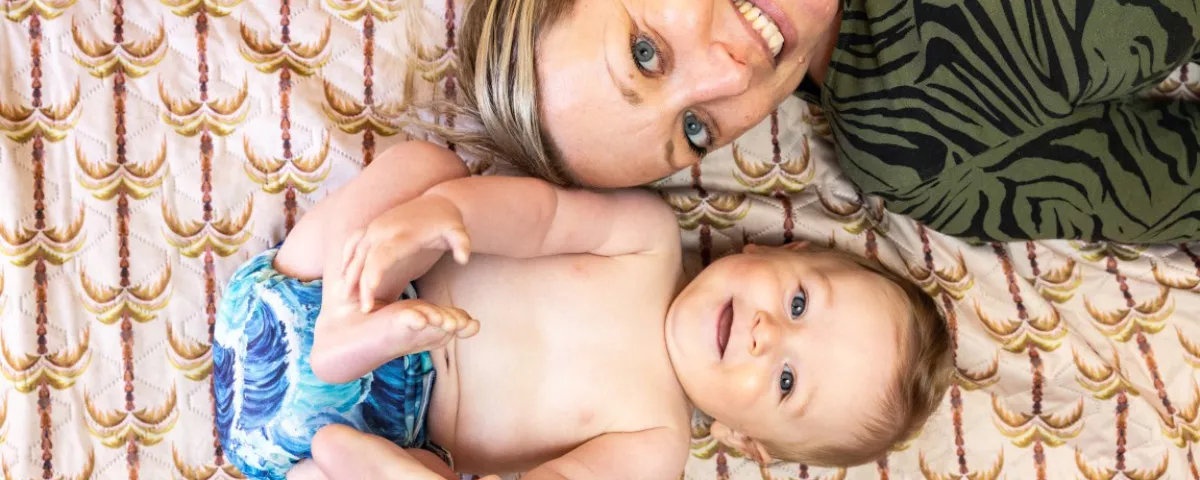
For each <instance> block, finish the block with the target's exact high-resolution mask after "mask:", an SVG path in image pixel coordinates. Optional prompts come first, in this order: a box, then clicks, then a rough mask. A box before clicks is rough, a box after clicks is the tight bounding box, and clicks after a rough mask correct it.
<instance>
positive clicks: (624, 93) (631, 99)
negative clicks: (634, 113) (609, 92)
mask: <svg viewBox="0 0 1200 480" xmlns="http://www.w3.org/2000/svg"><path fill="white" fill-rule="evenodd" d="M604 67H605V70H608V76H609V78H611V79H612V82H613V85H615V86H616V87H617V91H619V92H621V97H622V98H624V99H625V103H628V104H630V105H632V106H635V107H636V106H638V105H641V104H642V102H643V100H642V96H641V95H639V94H638V93H637V92H636V91H634V90H633V88H632V87H630V86H629V85H627V84H625V83H624V82H622V81H621V79H620V78H619V77H618V76H617V72H614V71H613V68H612V62H610V61H608V58H607V57H606V58H605V59H604Z"/></svg>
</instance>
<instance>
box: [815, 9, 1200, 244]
mask: <svg viewBox="0 0 1200 480" xmlns="http://www.w3.org/2000/svg"><path fill="white" fill-rule="evenodd" d="M1198 8H1200V7H1198V5H1197V3H1196V2H1192V1H1188V0H1175V1H1157V2H1151V1H1144V2H1136V4H1134V2H1084V1H1072V0H1047V1H1042V2H991V1H984V0H980V1H964V0H941V1H932V2H870V1H858V0H851V1H850V2H848V4H847V8H846V10H845V12H844V21H843V24H842V30H841V35H840V38H839V45H838V48H837V51H836V52H835V54H834V60H833V62H832V63H831V65H830V76H829V77H828V78H827V81H826V85H825V88H824V91H823V95H822V100H823V103H824V104H825V107H826V111H827V112H828V114H829V115H830V120H831V125H832V127H833V131H834V135H835V141H836V142H837V150H838V155H839V160H840V162H841V164H842V167H843V168H844V169H845V170H846V172H847V174H848V175H849V176H850V178H851V179H853V180H854V181H855V182H856V183H857V184H858V185H859V186H860V188H862V189H863V190H864V191H866V192H867V193H872V194H876V195H879V196H881V197H883V198H884V200H885V201H886V203H887V206H888V208H889V209H891V210H893V211H896V212H899V213H903V214H906V215H910V216H912V217H914V218H916V219H918V220H920V221H922V222H924V223H926V224H927V225H929V226H930V227H931V228H934V229H936V230H939V231H942V232H944V233H947V234H951V235H958V236H962V237H966V238H970V239H976V240H987V241H991V240H996V241H1008V240H1023V239H1043V238H1082V239H1105V240H1113V241H1120V242H1137V243H1159V242H1174V241H1180V240H1190V239H1200V166H1198V163H1200V144H1198V143H1200V141H1198V139H1197V137H1200V105H1197V104H1189V103H1183V102H1177V101H1157V102H1156V101H1148V100H1144V99H1142V98H1141V97H1140V94H1141V93H1142V92H1144V91H1146V90H1148V89H1150V88H1152V87H1154V86H1155V85H1157V84H1158V83H1159V82H1161V81H1162V80H1163V79H1164V78H1165V77H1166V76H1167V75H1168V74H1169V73H1170V72H1171V71H1173V70H1174V69H1175V68H1177V67H1178V66H1179V65H1181V64H1183V63H1185V62H1187V61H1189V60H1190V59H1192V58H1195V57H1196V56H1197V53H1198V52H1200V13H1198V11H1197V9H1198Z"/></svg>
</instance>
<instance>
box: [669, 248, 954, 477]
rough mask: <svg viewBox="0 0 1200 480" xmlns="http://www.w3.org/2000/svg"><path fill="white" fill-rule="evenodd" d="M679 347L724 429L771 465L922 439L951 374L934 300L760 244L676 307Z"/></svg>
mask: <svg viewBox="0 0 1200 480" xmlns="http://www.w3.org/2000/svg"><path fill="white" fill-rule="evenodd" d="M666 335H667V351H668V352H669V354H670V356H671V362H672V364H673V365H674V367H675V371H676V374H677V375H678V377H679V381H680V383H681V384H682V385H683V388H684V390H685V391H686V393H687V395H688V397H689V398H690V399H691V400H692V402H693V403H694V404H695V406H696V408H698V409H700V410H701V411H703V412H705V413H707V414H708V415H710V416H712V417H713V418H714V420H715V423H714V424H713V427H712V432H713V435H714V436H715V437H716V438H717V440H719V441H721V442H722V443H724V444H726V445H729V446H732V447H734V448H737V449H738V450H741V451H742V452H745V453H746V454H747V455H749V456H750V457H751V458H754V459H755V460H758V461H759V462H766V461H768V460H770V459H779V460H787V461H797V462H804V463H808V464H812V465H825V466H849V465H856V464H860V463H865V462H868V461H871V460H874V459H877V458H879V457H880V456H882V455H883V454H884V453H886V452H887V451H888V450H889V449H890V448H891V447H892V446H894V445H895V444H896V443H898V442H900V441H903V440H905V439H906V438H908V437H909V436H911V435H913V434H914V433H915V432H916V430H917V429H919V428H920V427H921V425H922V424H923V423H924V422H925V420H926V419H927V418H928V417H929V415H930V414H931V413H932V412H933V411H934V410H935V409H936V408H937V406H938V405H939V404H940V402H941V398H942V396H943V394H944V393H945V391H946V388H947V387H948V385H949V382H950V376H951V371H952V368H953V367H952V351H951V338H950V333H949V331H948V329H947V327H946V325H945V323H944V322H943V321H942V319H941V317H940V316H939V315H938V311H937V306H936V304H935V303H934V301H933V299H932V298H930V297H929V296H928V295H926V294H925V293H924V292H923V291H921V289H920V287H918V286H917V285H915V284H913V283H912V282H910V281H908V280H906V279H904V278H902V277H900V276H898V275H896V274H894V273H891V272H889V271H887V270H885V269H882V268H880V267H877V266H874V265H872V264H870V263H868V262H867V261H865V260H863V259H860V258H859V257H856V256H854V255H851V254H848V253H844V252H838V251H834V250H826V249H814V248H811V247H805V246H803V245H801V244H792V245H788V246H786V247H760V246H748V247H747V248H746V249H745V250H744V251H743V253H741V254H738V255H731V256H728V257H724V258H722V259H720V260H718V261H716V262H713V264H712V265H710V266H709V267H708V268H706V269H705V270H703V271H702V272H701V273H700V274H699V275H698V276H697V277H696V279H695V280H693V281H692V282H691V283H690V284H688V286H687V287H685V288H684V289H683V291H682V292H680V294H679V296H678V297H676V298H675V301H674V302H673V303H672V305H671V309H670V311H669V312H668V314H667V324H666Z"/></svg>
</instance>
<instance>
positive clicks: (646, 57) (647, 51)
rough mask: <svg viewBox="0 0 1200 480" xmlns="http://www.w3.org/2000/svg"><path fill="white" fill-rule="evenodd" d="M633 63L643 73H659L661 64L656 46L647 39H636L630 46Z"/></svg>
mask: <svg viewBox="0 0 1200 480" xmlns="http://www.w3.org/2000/svg"><path fill="white" fill-rule="evenodd" d="M632 53H633V62H634V63H636V64H637V66H638V68H639V69H641V70H642V71H645V72H650V73H660V72H661V69H662V65H660V64H661V63H662V62H661V61H660V57H659V55H658V46H657V45H655V44H654V42H652V41H650V39H648V38H644V37H638V38H637V39H635V40H634V41H633V46H632Z"/></svg>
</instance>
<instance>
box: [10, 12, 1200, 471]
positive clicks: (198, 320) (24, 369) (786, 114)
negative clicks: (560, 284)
mask: <svg viewBox="0 0 1200 480" xmlns="http://www.w3.org/2000/svg"><path fill="white" fill-rule="evenodd" d="M280 5H281V2H280V1H279V0H246V1H242V0H158V1H151V0H129V1H126V2H124V3H123V4H122V3H119V2H113V1H103V2H98V1H89V0H4V1H3V2H0V12H2V13H3V15H4V17H5V18H3V19H0V46H3V48H4V50H5V52H6V53H5V55H3V56H0V73H2V74H3V75H2V76H0V147H2V148H0V255H3V262H0V267H2V268H0V279H2V280H0V322H2V323H0V346H2V347H3V350H2V353H3V355H0V373H2V375H3V376H2V377H0V378H3V381H2V382H0V465H2V466H3V470H2V473H3V476H4V477H3V478H20V479H24V478H64V479H73V478H89V477H95V478H126V477H128V478H149V479H165V478H188V479H207V478H228V477H231V476H236V475H237V474H236V472H235V471H233V470H232V469H230V468H228V466H227V464H225V463H224V460H223V458H222V456H221V451H220V449H219V448H218V447H217V446H216V443H215V438H214V434H213V427H212V401H211V396H210V378H211V369H212V359H211V353H210V349H209V342H210V338H211V337H210V335H211V333H210V331H209V329H210V325H211V322H212V312H213V308H214V305H215V302H216V300H217V298H219V295H220V291H221V288H222V285H223V283H224V281H225V279H226V278H228V276H229V275H230V274H231V273H232V271H233V269H234V268H236V267H237V265H238V264H240V263H241V262H243V261H244V260H246V259H247V258H249V257H250V256H251V255H253V254H254V253H256V252H259V251H261V250H263V249H264V248H267V247H268V246H270V245H272V244H274V243H275V242H278V241H279V240H281V239H282V238H283V235H284V232H285V230H286V228H287V225H288V224H289V223H290V222H292V221H293V220H294V218H295V217H297V216H299V215H301V214H303V212H304V211H305V210H307V209H308V208H309V207H311V206H312V204H313V203H314V202H316V201H318V200H319V199H320V198H322V197H323V196H324V195H326V194H327V193H328V192H329V191H330V189H333V188H336V187H337V186H338V185H341V184H342V183H344V182H345V181H346V180H347V179H348V178H350V177H352V176H353V175H354V174H355V173H357V172H358V171H359V169H360V168H361V167H360V166H361V164H362V161H363V158H364V156H369V155H373V154H375V153H377V152H380V151H382V150H384V149H386V148H387V146H388V145H391V144H394V143H396V142H399V141H402V140H404V139H405V138H406V137H405V135H404V134H403V133H401V131H402V130H403V129H404V128H405V127H406V125H407V122H408V121H409V120H411V118H413V117H412V115H414V114H415V113H413V111H412V109H411V108H410V105H411V103H412V102H413V101H414V100H421V99H429V98H433V96H435V95H436V96H444V95H446V94H447V85H448V83H447V82H446V72H447V70H448V69H449V68H452V67H453V65H454V59H453V58H452V56H450V55H448V54H447V52H446V47H447V45H448V38H450V37H452V34H450V32H447V25H450V26H453V25H454V24H455V19H456V17H455V12H457V11H458V10H459V9H458V8H453V7H452V8H447V5H446V2H444V1H436V0H429V1H428V2H427V3H425V4H422V3H421V1H420V0H293V1H291V2H290V5H289V8H287V9H285V11H284V12H282V13H283V14H282V15H281V8H280ZM117 25H120V26H121V28H120V29H119V30H118V28H116V26H117ZM205 25H207V28H204V26H205ZM284 25H287V35H288V36H289V38H286V39H285V38H284V33H283V30H284ZM118 31H119V33H118ZM367 45H369V46H370V47H368V46H367ZM369 85H370V86H371V87H370V88H368V86H369ZM368 91H370V98H368V95H367V92H368ZM1160 93H1161V94H1162V95H1168V96H1175V97H1180V98H1190V99H1195V98H1196V97H1197V96H1200V67H1197V66H1194V65H1193V66H1191V67H1190V69H1188V70H1186V71H1183V72H1180V73H1179V74H1177V75H1176V76H1175V77H1174V79H1173V80H1171V81H1169V82H1167V83H1165V84H1164V85H1163V87H1162V91H1161V92H1160ZM775 131H777V132H778V133H777V134H775V133H772V132H775ZM827 132H828V128H827V127H826V126H825V125H823V124H822V123H821V120H820V114H819V112H817V111H815V110H814V109H813V108H812V107H809V106H807V105H805V104H803V103H801V102H799V101H795V100H792V101H789V102H788V103H786V104H785V105H784V106H783V107H781V108H780V110H779V112H778V114H777V116H775V117H773V118H772V119H771V120H770V121H768V122H765V123H764V124H763V125H761V126H759V127H758V128H756V129H755V130H754V131H752V132H751V133H750V134H748V135H747V136H746V137H745V138H743V139H742V140H741V141H739V142H738V143H737V144H736V145H734V146H733V148H731V149H725V150H723V151H721V152H718V153H716V154H714V155H713V156H712V158H711V159H709V160H708V161H706V163H705V165H704V166H703V167H702V168H699V169H697V170H692V171H687V172H681V173H680V174H678V175H676V176H673V177H671V178H670V179H667V180H665V181H663V182H662V184H661V186H660V187H661V188H662V189H663V190H664V192H666V196H667V198H668V199H669V201H670V202H671V203H672V204H673V205H675V206H676V207H677V208H678V209H679V211H680V219H681V222H682V224H683V225H684V227H685V243H686V244H687V246H688V247H689V248H691V249H692V250H693V251H695V252H696V254H694V255H692V256H691V257H690V258H689V265H690V268H691V269H692V270H693V271H694V270H695V268H696V267H697V266H698V265H700V264H701V262H702V259H703V258H705V257H713V256H719V255H721V254H724V253H727V252H729V251H731V250H734V249H736V248H738V247H740V246H741V245H742V244H743V243H744V242H745V241H747V240H750V241H761V242H769V243H773V242H780V241H782V240H784V239H786V238H796V239H810V240H815V241H818V242H824V243H830V242H832V243H836V244H837V245H838V246H839V247H841V248H847V249H850V250H852V251H855V252H859V253H863V252H866V253H867V254H868V255H878V256H879V257H881V258H882V259H883V260H884V261H885V262H886V263H887V264H888V265H890V266H892V267H894V268H898V269H901V270H902V271H908V272H909V273H910V274H911V275H913V276H914V277H916V278H918V279H919V280H920V281H921V282H922V284H923V285H925V286H926V288H927V289H928V290H929V291H930V292H932V293H933V294H935V295H936V296H937V298H938V300H939V302H940V303H942V304H943V305H945V306H946V307H947V308H948V310H949V319H950V321H951V322H952V325H953V326H954V327H955V328H956V332H957V341H958V350H957V351H958V365H959V368H960V373H961V379H960V381H959V382H958V385H957V386H956V387H955V389H954V391H953V392H952V393H951V396H950V398H948V399H947V400H946V402H945V406H944V408H943V409H942V410H941V411H940V412H938V414H937V415H936V416H935V417H934V418H933V420H932V421H931V422H930V424H929V425H928V426H927V428H926V429H925V431H924V432H923V434H922V435H921V436H920V438H919V439H917V440H915V441H913V442H911V443H910V444H909V445H907V446H906V447H905V448H903V449H902V450H901V451H899V452H897V453H895V454H893V455H890V456H889V457H888V458H887V459H886V462H881V463H880V464H878V465H868V466H865V467H860V468H857V469H853V470H851V471H848V472H846V471H825V470H818V469H805V468H804V467H801V466H796V465H776V466H772V467H771V468H769V469H766V470H760V469H759V468H758V467H757V466H755V465H750V464H748V463H746V462H745V461H743V460H741V459H740V458H739V457H738V456H737V455H736V454H734V453H733V452H728V451H726V450H723V449H721V448H718V447H716V446H715V445H714V444H713V442H712V441H711V439H710V438H709V437H708V436H707V432H706V430H705V428H703V426H702V425H698V426H697V428H696V430H695V440H694V446H695V448H694V451H693V458H692V460H691V462H690V463H689V465H688V471H687V475H686V477H687V478H689V479H693V478H694V479H706V478H735V479H751V478H753V479H757V478H797V477H798V478H818V477H822V476H824V477H825V478H837V477H841V476H844V477H846V478H881V477H887V478H920V477H922V476H925V477H929V478H949V477H952V476H957V475H959V474H960V473H965V474H967V475H969V476H970V477H971V478H980V479H983V478H997V477H1007V478H1036V477H1045V478H1111V477H1112V476H1113V475H1114V474H1117V472H1118V471H1120V472H1123V473H1124V474H1125V475H1127V476H1129V477H1131V478H1190V477H1195V476H1196V474H1195V472H1196V469H1197V467H1196V465H1195V461H1194V460H1193V457H1192V442H1193V441H1194V440H1196V438H1197V436H1198V433H1197V432H1198V431H1200V418H1198V417H1200V387H1198V386H1197V383H1196V375H1195V371H1194V368H1195V367H1194V366H1195V365H1200V313H1197V312H1200V294H1198V293H1197V288H1198V287H1200V259H1197V256H1198V255H1200V245H1190V246H1188V247H1187V248H1183V247H1181V246H1162V247H1153V248H1141V247H1125V246H1118V245H1104V244H1099V245H1093V244H1078V243H1073V242H1065V241H1061V242H1039V243H1036V244H1020V243H1018V244H1012V245H986V246H979V247H972V246H968V245H965V244H963V243H962V242H958V241H955V240H953V239H950V238H946V237H943V236H940V235H938V234H936V233H933V232H926V231H923V230H921V229H920V227H919V226H918V225H915V224H914V223H913V222H911V221H908V220H906V219H904V218H900V217H896V216H893V215H890V214H886V213H883V212H882V211H881V209H880V208H879V206H878V204H877V203H876V202H873V201H869V200H868V201H866V202H863V201H861V200H860V199H859V198H858V196H857V195H856V194H855V192H854V189H853V188H852V187H851V186H850V185H849V184H847V183H846V182H845V181H843V180H841V179H839V177H838V172H837V169H836V168H835V167H834V166H833V163H832V162H831V158H832V155H831V152H830V147H829V143H828V142H827V141H826V140H825V139H824V138H823V135H825V134H827ZM476 166H477V167H480V168H483V167H485V165H476ZM731 192H732V193H731ZM748 192H757V193H756V194H751V193H748ZM1125 292H1127V294H1126V293H1125Z"/></svg>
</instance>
